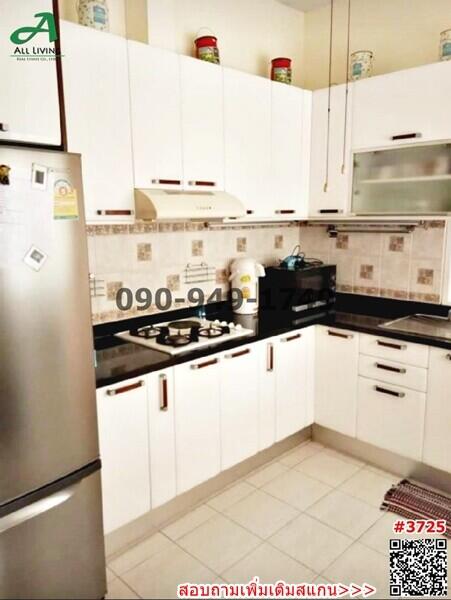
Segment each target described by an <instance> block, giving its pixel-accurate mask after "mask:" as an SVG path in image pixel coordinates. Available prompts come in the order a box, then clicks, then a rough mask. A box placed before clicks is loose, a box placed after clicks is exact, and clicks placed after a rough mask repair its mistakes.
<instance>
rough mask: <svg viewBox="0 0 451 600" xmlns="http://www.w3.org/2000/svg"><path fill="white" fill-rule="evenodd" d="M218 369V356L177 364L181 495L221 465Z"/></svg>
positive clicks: (176, 399)
mask: <svg viewBox="0 0 451 600" xmlns="http://www.w3.org/2000/svg"><path fill="white" fill-rule="evenodd" d="M219 370H220V362H219V357H218V356H217V355H213V356H208V357H206V358H204V359H200V360H197V361H193V362H189V363H185V364H182V365H178V366H176V367H174V390H175V439H176V465H177V466H176V469H177V493H178V494H181V493H182V492H186V490H189V489H190V488H192V487H194V486H196V485H198V484H200V483H202V482H203V481H206V480H207V479H210V477H214V476H215V475H217V474H218V473H219V471H220V468H221V444H220V433H221V432H220V417H219V413H220V402H219V393H220V373H219Z"/></svg>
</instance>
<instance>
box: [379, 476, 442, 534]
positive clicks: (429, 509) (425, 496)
mask: <svg viewBox="0 0 451 600" xmlns="http://www.w3.org/2000/svg"><path fill="white" fill-rule="evenodd" d="M381 509H382V510H387V511H390V512H393V513H395V514H397V515H400V516H401V517H404V518H406V519H434V520H439V519H444V520H445V521H446V533H445V535H446V536H447V537H451V498H449V497H448V496H444V495H443V494H439V493H438V492H433V491H431V490H430V489H428V488H424V487H421V486H420V485H416V484H414V483H412V482H410V481H409V480H408V479H403V480H402V481H400V482H399V483H398V484H397V485H394V486H393V487H392V488H391V489H389V490H388V492H387V493H386V494H385V496H384V501H383V502H382V505H381Z"/></svg>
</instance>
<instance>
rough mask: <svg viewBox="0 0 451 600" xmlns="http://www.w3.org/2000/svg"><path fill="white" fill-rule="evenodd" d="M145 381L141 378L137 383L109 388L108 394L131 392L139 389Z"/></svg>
mask: <svg viewBox="0 0 451 600" xmlns="http://www.w3.org/2000/svg"><path fill="white" fill-rule="evenodd" d="M144 385H145V382H144V381H143V380H142V379H141V380H140V381H137V382H136V383H131V384H130V385H124V386H123V387H120V388H116V389H111V390H107V391H106V393H107V396H118V395H119V394H125V393H126V392H131V391H132V390H137V389H138V388H140V387H143V386H144Z"/></svg>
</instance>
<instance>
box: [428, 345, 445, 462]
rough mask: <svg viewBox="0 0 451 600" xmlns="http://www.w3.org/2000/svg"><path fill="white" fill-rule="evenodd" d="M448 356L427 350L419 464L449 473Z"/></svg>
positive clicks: (434, 349)
mask: <svg viewBox="0 0 451 600" xmlns="http://www.w3.org/2000/svg"><path fill="white" fill-rule="evenodd" d="M450 424H451V352H450V351H449V350H444V349H441V348H431V350H430V362H429V377H428V391H427V400H426V423H425V428H424V447H423V462H425V463H426V464H428V465H431V466H433V467H436V468H437V469H443V470H444V471H448V472H451V436H450Z"/></svg>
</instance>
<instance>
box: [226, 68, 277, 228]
mask: <svg viewBox="0 0 451 600" xmlns="http://www.w3.org/2000/svg"><path fill="white" fill-rule="evenodd" d="M224 136H225V189H226V191H227V192H229V193H230V194H233V195H234V196H236V197H237V198H239V199H240V200H241V201H242V202H243V204H244V206H245V208H246V210H247V211H248V214H250V215H253V216H259V217H260V216H273V215H274V209H273V206H274V202H273V199H272V194H271V186H270V169H271V81H269V80H268V79H263V78H262V77H255V76H253V75H248V74H247V73H242V72H240V71H234V70H232V69H224Z"/></svg>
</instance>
